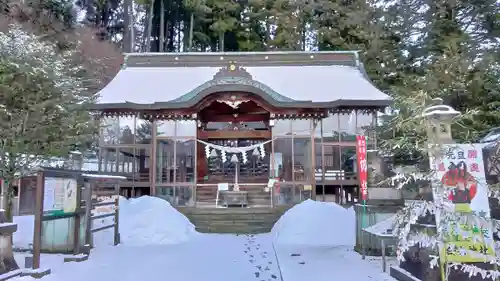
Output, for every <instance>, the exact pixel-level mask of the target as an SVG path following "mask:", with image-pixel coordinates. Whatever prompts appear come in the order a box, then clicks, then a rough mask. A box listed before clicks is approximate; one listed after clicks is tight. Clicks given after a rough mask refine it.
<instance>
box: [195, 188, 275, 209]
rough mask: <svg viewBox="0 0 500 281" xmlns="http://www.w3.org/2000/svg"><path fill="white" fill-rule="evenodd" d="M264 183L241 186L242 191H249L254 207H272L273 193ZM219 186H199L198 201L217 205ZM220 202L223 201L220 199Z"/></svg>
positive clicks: (197, 190)
mask: <svg viewBox="0 0 500 281" xmlns="http://www.w3.org/2000/svg"><path fill="white" fill-rule="evenodd" d="M264 187H265V186H264V185H244V186H240V190H241V191H247V192H248V205H249V206H252V207H270V206H271V194H270V193H269V192H266V191H265V190H264ZM216 196H217V186H198V187H197V188H196V202H197V203H201V205H213V206H215V199H216ZM219 203H222V202H221V200H220V199H219Z"/></svg>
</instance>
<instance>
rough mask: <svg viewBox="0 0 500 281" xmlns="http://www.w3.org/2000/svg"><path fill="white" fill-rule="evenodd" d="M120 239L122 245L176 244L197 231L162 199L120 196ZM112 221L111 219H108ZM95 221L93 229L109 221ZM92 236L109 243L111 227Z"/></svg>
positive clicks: (96, 240)
mask: <svg viewBox="0 0 500 281" xmlns="http://www.w3.org/2000/svg"><path fill="white" fill-rule="evenodd" d="M119 210H120V221H119V226H120V238H121V243H123V244H124V245H134V246H137V245H157V244H177V243H182V242H184V241H187V240H188V239H189V238H191V237H192V236H193V235H195V234H197V232H196V231H195V227H194V225H193V224H192V223H191V222H190V221H189V219H188V218H186V217H185V216H184V215H183V214H181V213H179V211H177V210H176V209H175V208H174V207H172V206H171V205H170V203H168V202H167V201H166V200H164V199H161V198H157V197H151V196H142V197H139V198H133V199H129V200H127V199H125V198H124V197H120V206H119ZM109 219H111V220H112V218H109ZM109 219H108V220H102V221H101V220H100V221H95V222H94V225H93V228H97V227H99V226H102V225H107V224H110V223H112V221H109ZM102 232H105V233H101V232H98V233H96V234H95V235H94V244H95V245H96V246H98V245H99V244H101V243H103V244H111V243H112V242H113V238H112V237H113V236H112V233H113V229H109V231H102Z"/></svg>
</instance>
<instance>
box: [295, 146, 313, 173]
mask: <svg viewBox="0 0 500 281" xmlns="http://www.w3.org/2000/svg"><path fill="white" fill-rule="evenodd" d="M312 160H313V159H312V150H311V138H294V139H293V162H294V163H293V166H294V167H293V170H294V181H298V182H303V181H309V180H310V179H311V172H312V170H311V169H312V167H311V166H312V164H313V163H312Z"/></svg>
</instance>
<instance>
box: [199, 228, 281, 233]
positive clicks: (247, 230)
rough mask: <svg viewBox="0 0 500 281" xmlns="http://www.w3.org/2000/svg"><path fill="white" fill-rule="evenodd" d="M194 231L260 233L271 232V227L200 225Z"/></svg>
mask: <svg viewBox="0 0 500 281" xmlns="http://www.w3.org/2000/svg"><path fill="white" fill-rule="evenodd" d="M196 231H198V232H200V233H224V234H226V233H227V234H229V233H230V234H261V233H269V232H271V229H270V228H268V227H262V228H258V227H256V228H248V227H247V228H222V227H217V228H211V227H207V228H204V227H201V228H198V227H197V228H196Z"/></svg>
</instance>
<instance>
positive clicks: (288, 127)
mask: <svg viewBox="0 0 500 281" xmlns="http://www.w3.org/2000/svg"><path fill="white" fill-rule="evenodd" d="M274 122H275V123H274V126H273V129H272V132H273V136H290V135H292V120H275V121H274Z"/></svg>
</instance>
